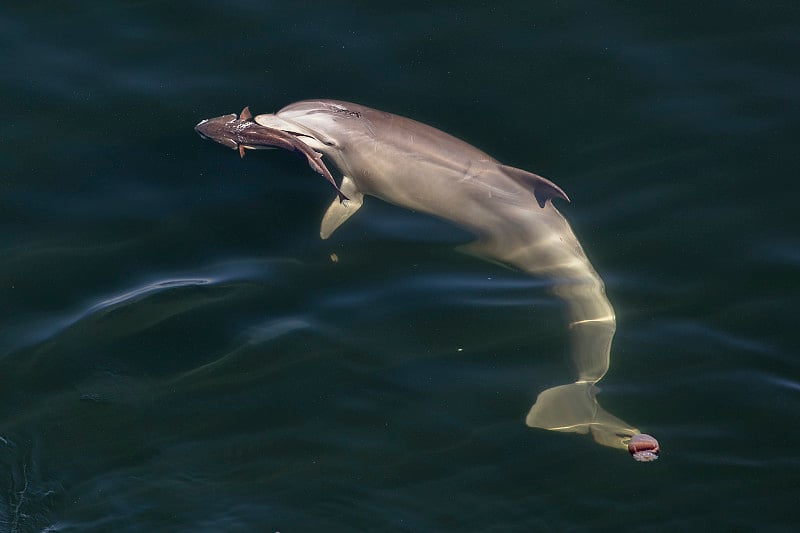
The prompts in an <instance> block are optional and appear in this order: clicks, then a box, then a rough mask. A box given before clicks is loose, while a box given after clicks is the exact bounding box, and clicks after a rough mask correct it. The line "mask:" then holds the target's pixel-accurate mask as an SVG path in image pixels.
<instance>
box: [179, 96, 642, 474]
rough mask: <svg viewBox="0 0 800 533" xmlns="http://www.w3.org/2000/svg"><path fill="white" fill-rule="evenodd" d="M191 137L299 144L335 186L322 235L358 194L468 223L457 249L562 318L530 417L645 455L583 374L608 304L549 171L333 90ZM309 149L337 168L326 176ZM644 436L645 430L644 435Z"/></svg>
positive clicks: (611, 321)
mask: <svg viewBox="0 0 800 533" xmlns="http://www.w3.org/2000/svg"><path fill="white" fill-rule="evenodd" d="M195 129H196V130H197V132H198V133H200V134H201V135H202V136H203V137H206V138H210V139H212V140H214V141H217V142H219V143H220V144H223V145H225V146H229V147H231V148H234V149H239V151H240V153H241V154H244V150H245V149H256V148H267V147H278V148H284V149H288V150H292V151H296V152H300V153H302V154H303V155H305V156H306V158H307V159H308V162H309V164H310V165H311V167H312V168H313V169H314V170H316V171H317V172H318V173H320V174H321V175H323V176H324V177H325V178H326V179H328V181H330V182H331V183H332V184H333V186H334V187H335V188H336V190H337V198H336V199H334V201H333V203H331V205H330V207H328V210H327V211H326V213H325V215H324V216H323V219H322V224H321V227H320V235H321V237H322V238H323V239H327V238H328V237H330V236H331V234H332V233H333V232H334V231H335V230H336V229H337V228H338V227H339V226H341V225H342V224H343V223H344V222H345V221H346V220H347V219H348V218H350V217H351V216H352V215H353V214H354V213H355V212H356V211H358V209H359V208H360V207H361V205H362V203H363V201H364V196H365V195H368V196H376V197H378V198H381V199H382V200H385V201H387V202H390V203H392V204H395V205H398V206H401V207H405V208H407V209H411V210H413V211H420V212H423V213H427V214H429V215H432V216H435V217H438V218H441V219H444V220H447V221H449V222H451V223H453V224H455V225H457V226H459V227H461V228H463V229H465V230H467V231H469V232H471V233H472V234H474V235H475V237H476V240H475V241H474V242H473V243H471V244H469V245H467V246H466V247H464V248H465V249H466V250H467V251H468V252H470V253H473V254H475V255H478V256H480V257H483V258H485V259H488V260H492V261H496V262H499V263H502V264H505V265H509V266H511V267H514V268H517V269H519V270H522V271H524V272H526V273H528V274H531V275H537V276H545V277H547V278H549V279H550V280H551V290H552V292H553V293H554V294H555V295H556V296H558V297H559V298H560V299H561V300H562V301H563V302H564V307H565V309H566V314H567V317H568V320H569V332H570V358H571V360H572V362H573V364H574V367H575V370H576V373H577V376H576V380H575V382H574V383H570V384H566V385H561V386H557V387H553V388H550V389H547V390H545V391H543V392H541V393H540V394H539V396H538V398H537V399H536V403H535V404H534V405H533V407H531V409H530V411H529V413H528V416H527V418H526V423H527V424H528V425H529V426H531V427H538V428H544V429H550V430H555V431H569V432H576V433H589V432H591V434H592V436H593V437H594V439H595V441H597V442H598V443H600V444H603V445H606V446H612V447H615V448H621V449H629V450H630V452H631V454H632V455H633V456H634V458H635V459H637V460H653V459H655V458H657V453H658V443H657V442H656V441H655V439H653V438H652V437H649V436H643V437H638V438H637V439H636V440H635V442H634V444H633V445H631V446H629V443H630V442H631V438H632V437H633V436H635V435H640V432H639V430H638V429H636V428H634V427H633V426H630V425H628V424H627V423H625V422H623V421H622V420H620V419H619V418H617V417H615V416H613V415H611V414H610V413H608V412H606V411H605V410H604V409H603V408H602V407H600V405H599V404H598V403H597V400H596V398H595V394H596V392H597V388H596V386H595V384H596V383H597V382H598V381H599V380H600V379H601V378H602V377H603V376H604V375H605V373H606V371H607V370H608V366H609V359H610V349H611V341H612V339H613V336H614V332H615V329H616V319H615V315H614V309H613V308H612V307H611V304H610V303H609V301H608V299H607V298H606V295H605V288H604V285H603V282H602V280H601V279H600V277H599V276H598V275H597V273H596V272H595V270H594V268H593V267H592V265H591V263H590V262H589V260H588V259H587V258H586V255H585V254H584V252H583V249H582V247H581V245H580V243H579V242H578V240H577V238H576V237H575V235H574V233H573V232H572V229H571V228H570V226H569V224H568V223H567V221H566V220H565V219H564V217H563V216H562V215H561V213H560V212H559V211H558V210H557V209H556V208H555V206H554V205H553V199H562V200H567V201H568V198H567V195H566V194H565V193H564V191H562V190H561V188H559V187H558V186H557V185H556V184H554V183H553V182H551V181H549V180H547V179H545V178H543V177H541V176H538V175H536V174H533V173H531V172H528V171H525V170H521V169H518V168H514V167H510V166H507V165H503V164H502V163H500V162H498V161H497V160H495V159H493V158H492V157H490V156H489V155H487V154H485V153H484V152H482V151H480V150H478V149H477V148H475V147H473V146H471V145H469V144H467V143H465V142H464V141H461V140H459V139H457V138H455V137H453V136H451V135H448V134H446V133H444V132H442V131H439V130H437V129H435V128H432V127H430V126H427V125H425V124H422V123H420V122H417V121H414V120H411V119H408V118H405V117H401V116H398V115H393V114H391V113H386V112H383V111H378V110H376V109H371V108H368V107H365V106H362V105H358V104H353V103H348V102H341V101H336V100H308V101H302V102H296V103H294V104H291V105H288V106H286V107H284V108H283V109H281V110H280V111H278V112H277V113H275V114H264V115H258V116H256V117H255V118H253V117H251V115H250V112H249V110H248V109H247V108H245V109H244V111H243V112H242V114H241V116H240V117H238V118H237V117H236V115H225V116H222V117H217V118H212V119H209V120H204V121H202V122H200V124H198V125H197V126H196V128H195ZM320 154H322V155H324V156H326V157H327V158H328V159H329V160H330V161H331V162H333V164H334V166H335V167H336V168H337V169H338V170H339V171H340V172H341V174H342V180H341V184H340V185H339V186H338V187H337V185H336V182H335V180H334V179H333V177H332V176H331V174H330V172H329V171H328V168H327V167H326V166H325V164H324V162H323V161H322V159H321V156H320ZM645 437H646V438H645Z"/></svg>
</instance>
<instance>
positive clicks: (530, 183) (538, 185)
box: [499, 165, 569, 207]
mask: <svg viewBox="0 0 800 533" xmlns="http://www.w3.org/2000/svg"><path fill="white" fill-rule="evenodd" d="M499 166H500V170H501V171H503V173H504V174H506V175H507V176H508V177H510V178H511V179H513V180H514V181H516V182H517V183H519V184H520V185H523V186H525V187H528V188H531V189H533V195H534V196H535V197H536V201H537V202H538V203H539V207H544V204H545V203H546V202H547V200H550V199H552V198H561V199H562V200H566V201H568V202H569V196H567V193H565V192H564V191H563V190H561V187H559V186H558V185H556V184H555V183H553V182H552V181H550V180H549V179H547V178H543V177H541V176H539V175H538V174H534V173H533V172H528V171H527V170H522V169H521V168H515V167H510V166H508V165H499Z"/></svg>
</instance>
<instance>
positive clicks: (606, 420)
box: [525, 381, 639, 449]
mask: <svg viewBox="0 0 800 533" xmlns="http://www.w3.org/2000/svg"><path fill="white" fill-rule="evenodd" d="M597 390H598V389H597V387H596V386H595V385H594V383H591V382H588V381H578V382H576V383H570V384H569V385H560V386H558V387H552V388H550V389H547V390H545V391H542V392H541V393H540V394H539V396H538V397H537V398H536V403H535V404H533V407H531V410H530V412H528V416H527V418H526V419H525V423H526V424H527V425H528V426H530V427H535V428H541V429H549V430H551V431H566V432H573V433H582V434H586V433H589V432H590V431H591V433H592V437H593V438H594V440H595V442H597V443H598V444H602V445H604V446H611V447H612V448H621V449H627V448H628V442H629V441H630V439H631V437H632V436H633V435H636V434H638V433H639V430H638V429H636V428H634V427H631V426H629V425H628V424H626V423H625V422H623V421H622V420H620V419H619V418H617V417H615V416H613V415H611V414H609V413H608V412H607V411H605V410H604V409H603V408H602V407H600V404H598V403H597V399H596V398H595V394H597Z"/></svg>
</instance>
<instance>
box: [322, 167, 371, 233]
mask: <svg viewBox="0 0 800 533" xmlns="http://www.w3.org/2000/svg"><path fill="white" fill-rule="evenodd" d="M339 189H340V190H341V192H342V193H343V194H344V195H345V196H346V197H347V198H348V199H347V200H340V199H339V198H338V197H337V198H334V199H333V202H332V203H331V205H330V207H328V210H327V211H325V216H323V217H322V224H321V225H320V228H319V236H320V237H322V238H323V239H327V238H328V237H330V236H331V234H333V232H334V231H336V228H338V227H339V226H341V225H342V224H344V221H345V220H347V219H348V218H350V217H351V216H353V213H355V212H356V211H358V209H359V208H360V207H361V204H363V203H364V194H363V193H362V192H361V191H360V190H358V187H357V186H356V184H355V182H354V181H353V180H351V179H350V178H348V177H347V176H345V177H344V178H342V185H341V187H340V188H339Z"/></svg>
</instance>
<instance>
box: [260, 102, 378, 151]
mask: <svg viewBox="0 0 800 533" xmlns="http://www.w3.org/2000/svg"><path fill="white" fill-rule="evenodd" d="M367 112H373V113H374V110H372V109H369V108H365V107H363V106H360V105H358V104H351V103H349V102H340V101H337V100H304V101H302V102H296V103H294V104H291V105H288V106H286V107H284V108H283V109H281V110H280V111H278V112H277V113H275V114H267V115H258V116H257V117H255V121H256V122H257V123H258V124H261V125H262V126H267V127H269V128H277V129H281V130H283V131H285V132H287V133H291V134H293V135H295V136H297V138H298V139H300V140H302V141H303V142H304V143H305V144H307V145H309V146H311V147H312V148H314V149H315V150H319V151H320V152H323V153H329V152H330V151H332V150H336V149H341V148H342V147H343V145H344V143H345V142H347V141H349V140H352V139H353V136H354V135H358V134H359V133H361V134H366V135H369V134H370V132H371V130H372V128H371V126H370V121H369V120H368V118H367V116H366V114H367Z"/></svg>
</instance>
